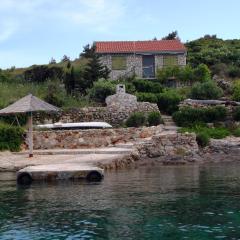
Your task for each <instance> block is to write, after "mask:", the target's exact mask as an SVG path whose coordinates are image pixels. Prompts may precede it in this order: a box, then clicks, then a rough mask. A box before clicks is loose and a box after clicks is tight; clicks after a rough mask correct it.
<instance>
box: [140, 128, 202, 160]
mask: <svg viewBox="0 0 240 240" xmlns="http://www.w3.org/2000/svg"><path fill="white" fill-rule="evenodd" d="M136 148H137V150H138V151H139V153H140V155H141V156H145V157H149V158H156V157H163V156H168V157H169V156H180V157H184V156H190V157H191V156H194V155H196V154H198V151H199V148H198V144H197V141H196V135H195V134H194V133H191V134H186V133H176V132H174V133H166V132H165V133H160V134H158V135H157V134H156V135H155V136H153V137H152V139H151V140H150V141H149V142H147V143H142V144H139V145H137V146H136Z"/></svg>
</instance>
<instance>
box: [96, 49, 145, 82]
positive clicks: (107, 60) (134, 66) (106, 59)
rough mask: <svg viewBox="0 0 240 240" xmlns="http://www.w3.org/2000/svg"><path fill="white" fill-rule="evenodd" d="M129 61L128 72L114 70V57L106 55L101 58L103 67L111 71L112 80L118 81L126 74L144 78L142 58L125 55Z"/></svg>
mask: <svg viewBox="0 0 240 240" xmlns="http://www.w3.org/2000/svg"><path fill="white" fill-rule="evenodd" d="M124 56H126V61H127V69H126V70H112V55H111V54H106V55H102V56H101V62H102V64H103V65H105V66H107V67H108V69H109V70H111V73H110V78H111V79H112V80H117V79H119V78H121V77H124V76H125V75H126V74H131V73H132V74H133V73H134V71H135V74H136V75H137V76H138V77H140V78H141V77H142V56H140V55H136V56H134V55H133V54H125V55H124Z"/></svg>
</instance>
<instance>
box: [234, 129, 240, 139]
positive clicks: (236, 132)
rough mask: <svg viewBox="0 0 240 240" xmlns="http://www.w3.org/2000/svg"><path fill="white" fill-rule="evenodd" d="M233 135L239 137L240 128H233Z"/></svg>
mask: <svg viewBox="0 0 240 240" xmlns="http://www.w3.org/2000/svg"><path fill="white" fill-rule="evenodd" d="M233 136H235V137H240V128H237V129H235V130H233Z"/></svg>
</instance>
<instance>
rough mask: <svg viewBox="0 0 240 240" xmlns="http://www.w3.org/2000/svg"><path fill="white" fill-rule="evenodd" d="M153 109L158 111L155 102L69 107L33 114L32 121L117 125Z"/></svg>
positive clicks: (39, 122)
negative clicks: (59, 111) (57, 111)
mask: <svg viewBox="0 0 240 240" xmlns="http://www.w3.org/2000/svg"><path fill="white" fill-rule="evenodd" d="M153 111H159V109H158V106H157V104H152V103H148V102H138V103H137V105H136V106H134V107H130V108H128V109H117V108H107V107H88V108H71V109H68V110H64V111H63V112H61V113H59V114H56V115H50V114H43V113H40V114H36V115H35V116H34V123H35V124H46V123H54V122H62V123H72V122H107V123H109V124H111V125H112V126H114V127H118V126H121V125H122V124H123V122H124V121H125V120H126V119H127V118H128V117H129V116H130V115H131V114H132V113H134V112H144V113H146V114H147V113H149V112H153Z"/></svg>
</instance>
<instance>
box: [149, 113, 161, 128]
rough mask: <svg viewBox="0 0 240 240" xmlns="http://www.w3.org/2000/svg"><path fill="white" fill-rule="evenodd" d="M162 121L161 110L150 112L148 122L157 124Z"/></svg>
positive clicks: (151, 124)
mask: <svg viewBox="0 0 240 240" xmlns="http://www.w3.org/2000/svg"><path fill="white" fill-rule="evenodd" d="M160 123H162V117H161V114H160V112H150V113H149V114H148V124H149V125H150V126H157V125H159V124H160Z"/></svg>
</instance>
